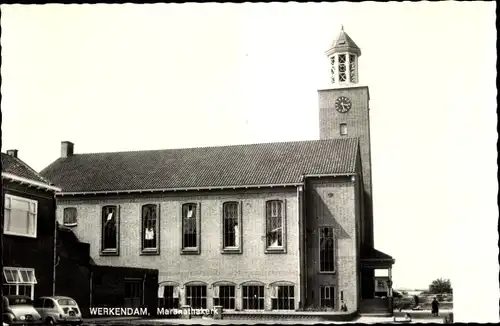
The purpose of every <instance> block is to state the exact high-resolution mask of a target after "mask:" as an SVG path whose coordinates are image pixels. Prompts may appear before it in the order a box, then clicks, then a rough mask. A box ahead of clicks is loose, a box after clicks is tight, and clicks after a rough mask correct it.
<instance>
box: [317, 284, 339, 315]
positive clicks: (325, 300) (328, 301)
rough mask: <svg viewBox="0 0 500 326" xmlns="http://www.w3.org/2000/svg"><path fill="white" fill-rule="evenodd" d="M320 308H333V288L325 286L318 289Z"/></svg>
mask: <svg viewBox="0 0 500 326" xmlns="http://www.w3.org/2000/svg"><path fill="white" fill-rule="evenodd" d="M320 294H321V296H320V301H321V302H320V306H321V307H323V308H331V309H334V307H335V291H334V287H333V286H330V285H327V286H322V287H321V289H320Z"/></svg>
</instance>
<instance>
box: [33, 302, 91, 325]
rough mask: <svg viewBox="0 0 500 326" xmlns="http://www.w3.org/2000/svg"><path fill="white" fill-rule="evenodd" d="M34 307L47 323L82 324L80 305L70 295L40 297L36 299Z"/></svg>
mask: <svg viewBox="0 0 500 326" xmlns="http://www.w3.org/2000/svg"><path fill="white" fill-rule="evenodd" d="M34 307H35V309H36V310H37V311H38V313H39V314H40V316H41V317H42V320H43V321H44V322H45V324H47V325H55V324H73V325H80V324H81V323H82V322H83V319H82V313H81V310H80V307H78V304H77V303H76V301H75V300H73V299H72V298H70V297H63V296H55V297H40V298H38V299H36V300H35V302H34Z"/></svg>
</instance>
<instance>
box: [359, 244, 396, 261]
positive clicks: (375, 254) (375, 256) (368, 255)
mask: <svg viewBox="0 0 500 326" xmlns="http://www.w3.org/2000/svg"><path fill="white" fill-rule="evenodd" d="M361 259H366V260H393V259H394V258H392V256H389V255H388V254H386V253H383V252H382V251H380V250H377V249H375V248H373V247H370V246H367V245H363V246H362V247H361Z"/></svg>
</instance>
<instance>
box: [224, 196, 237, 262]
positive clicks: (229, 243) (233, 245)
mask: <svg viewBox="0 0 500 326" xmlns="http://www.w3.org/2000/svg"><path fill="white" fill-rule="evenodd" d="M222 220H223V234H222V246H223V247H222V248H223V252H238V253H239V252H241V246H240V243H241V205H240V203H238V202H226V203H224V204H223V205H222Z"/></svg>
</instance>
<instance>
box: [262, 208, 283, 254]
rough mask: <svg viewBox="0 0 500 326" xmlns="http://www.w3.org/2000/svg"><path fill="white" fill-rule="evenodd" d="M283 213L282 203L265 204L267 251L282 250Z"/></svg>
mask: <svg viewBox="0 0 500 326" xmlns="http://www.w3.org/2000/svg"><path fill="white" fill-rule="evenodd" d="M284 215H285V212H284V205H283V201H281V200H270V201H268V202H266V242H267V250H278V251H282V250H283V249H284V242H285V233H284V224H285V216H284Z"/></svg>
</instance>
